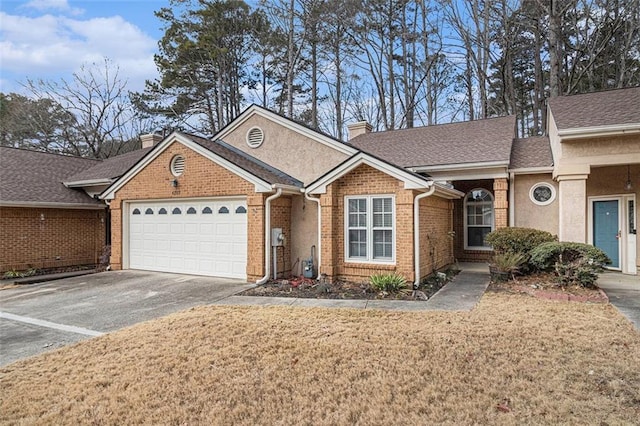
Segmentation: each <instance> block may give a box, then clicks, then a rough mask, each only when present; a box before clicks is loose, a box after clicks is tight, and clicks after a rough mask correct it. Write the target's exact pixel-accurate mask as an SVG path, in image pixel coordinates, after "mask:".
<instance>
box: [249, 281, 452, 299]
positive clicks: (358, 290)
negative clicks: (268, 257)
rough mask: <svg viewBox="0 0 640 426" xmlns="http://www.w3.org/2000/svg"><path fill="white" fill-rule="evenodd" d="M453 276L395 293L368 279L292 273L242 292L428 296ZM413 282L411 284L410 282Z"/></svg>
mask: <svg viewBox="0 0 640 426" xmlns="http://www.w3.org/2000/svg"><path fill="white" fill-rule="evenodd" d="M449 280H450V279H446V280H444V279H437V278H436V277H435V276H434V277H431V278H428V279H426V280H424V281H423V282H422V284H421V285H420V288H419V289H418V290H417V291H413V290H411V287H409V288H408V289H407V290H403V291H400V292H396V293H388V292H378V291H376V290H375V289H373V288H372V287H371V285H370V284H369V283H368V282H361V283H355V282H350V281H334V282H332V283H330V282H328V281H326V280H312V279H308V278H302V277H293V278H291V279H288V280H271V281H268V282H267V283H265V284H263V285H260V286H258V287H255V288H252V289H249V290H246V291H244V292H242V293H240V296H266V297H296V298H306V299H364V300H376V299H382V300H418V301H419V300H423V301H424V300H427V299H429V298H430V297H431V296H433V295H434V294H435V293H436V292H437V291H438V290H440V289H441V288H442V287H444V285H445V284H446V283H447V282H448V281H449ZM409 285H411V284H409Z"/></svg>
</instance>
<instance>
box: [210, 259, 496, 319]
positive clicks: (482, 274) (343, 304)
mask: <svg viewBox="0 0 640 426" xmlns="http://www.w3.org/2000/svg"><path fill="white" fill-rule="evenodd" d="M459 266H460V269H461V272H460V273H459V274H458V275H457V276H456V277H455V278H454V279H453V280H452V281H451V282H450V283H448V284H447V285H445V286H444V287H443V288H441V289H440V290H439V291H438V292H437V293H436V294H434V295H433V296H432V297H431V298H430V299H429V300H427V301H426V302H424V301H417V300H337V299H306V298H294V297H263V296H230V297H227V298H225V299H222V300H219V301H217V302H215V303H214V304H215V305H254V306H255V305H259V306H302V307H307V308H351V309H384V310H394V311H470V310H471V309H473V307H474V306H475V305H476V304H477V303H478V301H479V300H480V298H481V297H482V295H483V294H484V291H485V290H486V289H487V286H488V285H489V267H488V266H487V264H486V263H461V264H460V265H459Z"/></svg>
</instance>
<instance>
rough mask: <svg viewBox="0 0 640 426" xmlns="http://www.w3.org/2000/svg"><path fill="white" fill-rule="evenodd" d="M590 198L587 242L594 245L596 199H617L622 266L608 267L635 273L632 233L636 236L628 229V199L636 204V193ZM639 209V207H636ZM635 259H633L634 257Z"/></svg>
mask: <svg viewBox="0 0 640 426" xmlns="http://www.w3.org/2000/svg"><path fill="white" fill-rule="evenodd" d="M587 200H588V207H589V212H588V217H587V229H588V232H587V242H588V243H589V244H591V245H593V241H594V235H593V224H594V219H593V210H594V209H593V204H594V202H596V201H617V202H618V227H619V229H620V231H621V233H620V241H619V243H618V255H619V259H620V267H618V268H613V267H607V269H610V270H613V271H621V272H623V273H625V274H631V275H635V274H636V273H637V272H636V265H635V262H629V259H630V254H632V253H631V251H635V244H634V243H635V241H633V240H632V239H631V238H632V237H631V236H630V235H632V236H633V237H635V235H633V234H629V233H628V232H627V230H628V223H627V222H628V220H627V219H628V212H627V209H628V207H627V206H628V204H627V202H628V200H633V201H634V205H635V194H615V195H601V196H593V197H587ZM636 210H637V207H636ZM632 260H633V259H632Z"/></svg>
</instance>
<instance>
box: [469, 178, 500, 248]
mask: <svg viewBox="0 0 640 426" xmlns="http://www.w3.org/2000/svg"><path fill="white" fill-rule="evenodd" d="M464 212H465V215H464V228H465V233H464V246H465V249H470V250H491V246H490V245H489V244H487V242H486V240H485V238H486V236H487V234H488V233H489V232H491V231H493V229H494V219H493V218H494V213H493V195H491V193H490V192H489V191H487V190H486V189H483V188H476V189H473V190H471V191H469V193H468V194H467V196H466V197H465V198H464Z"/></svg>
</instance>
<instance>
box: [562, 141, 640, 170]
mask: <svg viewBox="0 0 640 426" xmlns="http://www.w3.org/2000/svg"><path fill="white" fill-rule="evenodd" d="M561 146H562V157H561V158H560V163H571V164H575V163H587V164H591V165H598V164H609V161H608V160H609V159H610V158H615V160H614V164H615V163H617V162H619V156H621V155H623V156H625V157H626V161H629V162H632V163H634V162H638V161H640V136H638V135H637V134H636V135H626V136H615V137H613V136H610V137H600V138H597V139H594V138H592V139H578V140H569V141H564V142H562V143H561Z"/></svg>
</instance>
